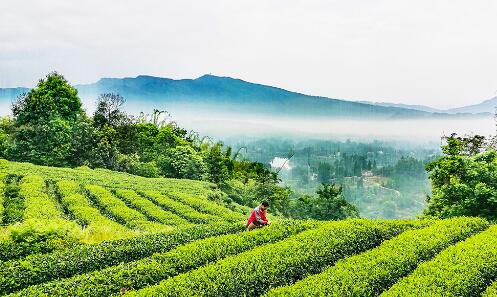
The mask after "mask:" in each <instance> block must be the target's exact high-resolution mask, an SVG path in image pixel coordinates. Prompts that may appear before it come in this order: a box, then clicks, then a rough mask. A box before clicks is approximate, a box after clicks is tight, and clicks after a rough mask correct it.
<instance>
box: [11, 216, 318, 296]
mask: <svg viewBox="0 0 497 297" xmlns="http://www.w3.org/2000/svg"><path fill="white" fill-rule="evenodd" d="M315 226H317V223H315V222H298V221H284V222H281V223H274V224H272V225H270V226H268V227H266V228H263V229H259V230H256V231H252V232H242V233H240V234H228V235H223V236H215V237H209V238H206V239H201V240H197V241H194V242H192V243H189V244H186V245H182V246H179V247H177V248H175V249H173V250H171V251H169V252H166V253H162V254H155V255H153V256H152V257H150V258H145V259H142V260H139V261H135V262H130V263H123V264H120V265H118V266H114V267H109V268H106V269H104V270H100V271H95V272H91V273H88V274H82V275H77V276H74V277H72V278H69V279H64V280H60V281H53V282H50V283H45V284H40V285H36V286H32V287H29V288H26V289H25V290H22V291H20V292H18V293H17V294H16V296H39V295H43V294H46V295H50V296H76V295H77V296H94V295H97V296H109V295H115V294H118V293H119V292H120V291H121V290H123V289H126V290H131V289H134V290H136V289H140V288H143V287H145V286H148V285H153V284H155V283H157V282H159V281H161V280H163V279H166V278H169V277H172V276H175V275H177V274H180V273H183V272H186V271H189V270H191V269H195V268H197V267H199V266H202V265H204V264H207V263H211V262H215V261H217V260H220V259H223V258H225V257H227V256H230V255H234V254H238V253H240V252H243V251H246V250H249V249H251V248H252V247H254V246H258V245H263V244H267V243H272V242H276V241H278V240H281V239H283V238H286V237H288V236H291V235H294V234H296V233H299V232H301V231H303V230H305V229H309V228H314V227H315Z"/></svg>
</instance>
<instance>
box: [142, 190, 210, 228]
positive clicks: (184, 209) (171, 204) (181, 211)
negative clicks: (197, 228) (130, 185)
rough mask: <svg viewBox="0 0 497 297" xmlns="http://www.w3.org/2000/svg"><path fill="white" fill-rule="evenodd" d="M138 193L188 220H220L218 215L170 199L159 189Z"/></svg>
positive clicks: (204, 221) (198, 222)
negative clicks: (202, 211) (199, 210)
mask: <svg viewBox="0 0 497 297" xmlns="http://www.w3.org/2000/svg"><path fill="white" fill-rule="evenodd" d="M140 193H141V194H143V195H144V196H145V197H147V198H148V199H150V200H152V201H153V202H154V203H155V204H157V205H159V206H161V207H163V208H165V209H168V210H169V211H171V212H174V213H176V214H177V215H178V216H180V217H183V218H185V219H187V220H188V221H190V222H193V223H197V224H206V223H209V222H210V223H212V222H218V221H220V219H219V218H218V217H215V216H213V215H209V214H206V213H201V212H198V211H196V210H195V209H194V208H192V207H190V206H188V205H185V204H183V203H181V202H178V201H176V200H174V199H171V198H169V197H167V196H166V195H164V194H162V193H161V192H159V191H150V190H148V191H143V192H140Z"/></svg>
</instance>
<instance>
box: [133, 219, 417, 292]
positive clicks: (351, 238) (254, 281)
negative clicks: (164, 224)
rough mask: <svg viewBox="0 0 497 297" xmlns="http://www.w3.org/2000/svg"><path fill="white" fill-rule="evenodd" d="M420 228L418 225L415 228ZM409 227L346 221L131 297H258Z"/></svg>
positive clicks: (286, 240)
mask: <svg viewBox="0 0 497 297" xmlns="http://www.w3.org/2000/svg"><path fill="white" fill-rule="evenodd" d="M414 224H418V223H414ZM413 227H414V226H413V223H409V222H399V221H397V222H389V221H370V220H345V221H338V222H329V223H325V224H324V225H322V226H321V227H319V228H317V229H313V230H308V231H304V232H302V233H300V234H298V235H295V236H292V237H290V238H288V239H285V240H283V241H281V242H278V243H274V244H269V245H264V246H261V247H257V248H254V249H253V250H250V251H247V252H244V253H241V254H238V255H236V256H231V257H228V258H225V259H223V260H220V261H218V262H216V263H213V264H209V265H207V266H204V267H201V268H199V269H197V270H193V271H190V272H187V273H184V274H180V275H178V276H176V277H173V278H170V279H167V280H165V281H163V282H161V283H159V284H157V285H155V286H150V287H147V288H144V289H141V290H139V291H135V292H131V293H130V295H132V296H190V295H191V294H192V292H195V295H198V296H260V295H261V294H263V293H264V292H266V291H267V290H268V289H270V288H271V287H274V286H281V285H286V284H290V283H293V282H295V281H297V280H299V279H301V278H303V277H305V276H306V275H309V274H314V273H318V272H320V271H321V270H322V268H323V267H325V266H327V265H329V264H332V263H334V262H336V261H337V260H339V259H342V258H345V257H347V256H350V255H353V254H357V253H360V252H362V251H364V250H367V249H369V248H372V247H374V246H376V245H378V244H379V243H381V242H382V241H383V240H385V239H388V238H391V237H393V236H395V235H397V234H399V233H401V232H403V231H405V230H407V229H411V228H413Z"/></svg>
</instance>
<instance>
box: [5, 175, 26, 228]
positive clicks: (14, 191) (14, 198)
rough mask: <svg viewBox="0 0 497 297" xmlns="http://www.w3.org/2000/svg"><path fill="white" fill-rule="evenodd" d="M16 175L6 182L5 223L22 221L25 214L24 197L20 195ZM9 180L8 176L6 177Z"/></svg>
mask: <svg viewBox="0 0 497 297" xmlns="http://www.w3.org/2000/svg"><path fill="white" fill-rule="evenodd" d="M15 179H16V177H12V178H11V179H10V182H7V183H6V184H5V188H4V189H3V192H4V202H3V206H4V211H3V220H2V221H3V223H4V224H6V225H10V224H14V223H17V222H21V221H22V219H23V214H24V201H23V197H21V196H19V185H18V184H17V182H16V181H15ZM5 180H6V181H7V180H8V177H5Z"/></svg>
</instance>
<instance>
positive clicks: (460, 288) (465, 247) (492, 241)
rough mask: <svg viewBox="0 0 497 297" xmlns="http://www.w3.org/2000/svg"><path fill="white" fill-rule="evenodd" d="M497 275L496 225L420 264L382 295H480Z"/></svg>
mask: <svg viewBox="0 0 497 297" xmlns="http://www.w3.org/2000/svg"><path fill="white" fill-rule="evenodd" d="M496 278H497V226H495V225H494V226H492V227H490V228H489V229H488V230H486V231H483V232H481V233H479V234H477V235H474V236H472V237H470V238H468V239H466V240H465V241H462V242H460V243H457V244H455V245H453V246H451V247H449V248H447V249H446V250H444V251H442V252H441V253H440V254H439V255H437V256H436V257H435V258H433V259H432V260H431V261H428V262H425V263H423V264H421V265H419V267H418V268H416V269H415V270H414V271H413V273H411V274H410V275H409V276H408V277H406V278H404V279H402V280H400V281H399V282H398V283H396V284H395V285H394V286H392V288H390V290H388V291H386V292H385V293H384V294H383V295H382V296H479V294H480V293H481V292H482V291H483V290H485V288H486V287H487V286H488V285H489V284H490V283H491V281H492V280H494V279H496Z"/></svg>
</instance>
